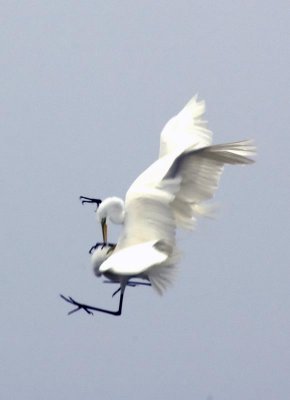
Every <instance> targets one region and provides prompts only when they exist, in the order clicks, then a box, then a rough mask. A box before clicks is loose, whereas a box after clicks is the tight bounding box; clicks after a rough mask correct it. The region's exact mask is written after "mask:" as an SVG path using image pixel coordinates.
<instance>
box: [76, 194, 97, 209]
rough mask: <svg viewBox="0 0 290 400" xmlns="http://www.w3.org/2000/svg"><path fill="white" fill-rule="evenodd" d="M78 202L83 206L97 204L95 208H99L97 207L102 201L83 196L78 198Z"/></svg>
mask: <svg viewBox="0 0 290 400" xmlns="http://www.w3.org/2000/svg"><path fill="white" fill-rule="evenodd" d="M80 200H81V202H82V204H85V203H91V204H97V208H98V207H99V205H100V204H101V202H102V200H100V199H93V198H91V197H85V196H80Z"/></svg>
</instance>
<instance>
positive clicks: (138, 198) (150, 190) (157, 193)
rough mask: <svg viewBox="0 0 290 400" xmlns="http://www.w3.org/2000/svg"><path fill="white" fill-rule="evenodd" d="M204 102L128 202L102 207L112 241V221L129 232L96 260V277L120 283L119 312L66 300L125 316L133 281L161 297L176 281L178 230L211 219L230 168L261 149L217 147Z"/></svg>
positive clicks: (184, 113) (187, 111) (188, 114)
mask: <svg viewBox="0 0 290 400" xmlns="http://www.w3.org/2000/svg"><path fill="white" fill-rule="evenodd" d="M204 108H205V107H204V102H198V101H197V99H196V97H195V98H193V99H192V100H191V101H190V102H189V103H188V104H187V105H186V106H185V107H184V108H183V109H182V110H181V112H180V113H179V114H177V116H175V117H173V118H172V119H171V120H169V121H168V123H167V124H166V125H165V127H164V128H163V130H162V132H161V138H160V149H159V159H158V160H157V161H155V162H154V163H153V164H152V165H151V166H150V167H149V168H147V169H146V170H145V171H144V172H143V173H142V174H141V175H140V176H139V177H138V178H137V179H136V180H135V181H134V182H133V184H132V185H131V186H130V188H129V190H128V191H127V194H126V198H125V201H123V200H122V199H119V198H116V197H110V198H107V199H105V200H104V201H103V202H100V200H94V199H90V198H83V199H87V201H88V202H97V205H98V209H97V217H98V219H99V221H100V222H101V224H102V231H103V239H104V242H105V246H106V242H107V225H106V221H107V219H110V220H111V221H112V222H113V223H117V224H122V225H123V229H122V232H121V235H120V238H119V240H118V243H117V245H116V247H115V248H114V250H113V251H110V252H107V253H106V254H105V256H104V257H103V256H102V254H101V253H98V252H96V254H95V253H94V254H93V256H92V260H93V264H94V270H95V274H96V275H97V276H100V275H105V276H106V277H107V278H109V279H110V280H112V281H114V282H119V283H120V289H121V290H120V291H121V294H120V301H119V308H118V310H117V311H110V310H104V309H100V308H96V307H91V306H87V305H84V304H81V303H78V302H75V301H74V300H73V299H71V298H69V300H68V299H67V298H64V299H65V300H67V301H69V302H70V303H72V304H74V305H76V306H77V309H75V310H73V311H77V310H79V309H81V308H83V309H85V311H87V312H90V310H96V311H100V312H105V313H109V314H113V315H120V314H121V312H122V304H123V296H124V291H125V288H126V285H127V284H128V282H129V280H130V279H131V278H136V277H137V278H142V279H146V280H148V281H149V282H150V283H151V285H152V286H153V288H154V289H156V291H157V292H158V293H160V294H161V293H163V291H164V290H165V289H166V288H167V286H168V285H169V284H170V283H171V282H172V279H173V275H174V273H175V269H176V263H177V260H178V250H177V247H176V242H175V233H176V228H177V227H180V228H185V229H190V228H193V227H194V225H195V222H196V218H197V217H198V216H200V215H207V214H208V210H209V208H208V206H207V205H206V203H205V201H207V200H209V199H211V198H212V197H213V195H214V193H215V191H216V190H217V187H218V184H219V179H220V176H221V174H222V171H223V167H224V165H225V164H233V165H234V164H251V163H253V160H252V159H251V158H250V157H251V156H253V155H254V154H255V147H254V145H253V144H252V142H251V141H250V140H244V141H239V142H234V143H227V144H219V145H211V143H212V134H211V132H210V131H209V130H208V129H207V127H206V123H205V121H203V119H202V116H203V113H204Z"/></svg>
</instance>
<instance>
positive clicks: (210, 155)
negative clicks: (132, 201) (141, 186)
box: [164, 140, 255, 228]
mask: <svg viewBox="0 0 290 400" xmlns="http://www.w3.org/2000/svg"><path fill="white" fill-rule="evenodd" d="M253 155H255V147H254V145H253V143H252V142H251V141H250V140H245V141H241V142H234V143H227V144H220V145H216V146H209V147H205V148H203V149H199V150H194V149H193V150H188V151H186V152H184V153H182V154H181V155H180V156H178V157H177V158H176V159H175V160H174V162H173V163H172V165H171V166H170V168H169V169H168V171H167V173H166V175H165V176H164V180H167V179H177V178H179V179H180V186H179V189H178V191H177V192H176V195H175V198H174V200H173V202H172V204H171V207H172V210H173V213H174V216H175V220H176V224H177V225H178V226H181V227H183V228H192V227H193V226H194V223H195V221H196V217H197V216H200V215H206V214H207V211H208V209H209V207H208V206H207V205H205V204H204V202H205V201H207V200H210V199H211V198H212V197H213V196H214V194H215V192H216V190H217V188H218V184H219V180H220V177H221V174H222V172H223V168H224V165H225V164H250V163H253V162H254V161H253V160H252V159H251V158H249V157H251V156H253Z"/></svg>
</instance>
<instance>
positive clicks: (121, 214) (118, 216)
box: [97, 197, 125, 224]
mask: <svg viewBox="0 0 290 400" xmlns="http://www.w3.org/2000/svg"><path fill="white" fill-rule="evenodd" d="M124 208H125V206H124V201H123V200H122V199H120V198H119V197H108V198H107V199H105V200H104V201H103V202H102V203H101V204H100V206H99V208H98V210H97V216H98V218H99V221H101V220H102V219H103V218H109V219H110V221H112V222H113V223H114V224H122V223H123V222H124V218H125V210H124Z"/></svg>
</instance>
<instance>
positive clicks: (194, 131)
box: [159, 96, 212, 157]
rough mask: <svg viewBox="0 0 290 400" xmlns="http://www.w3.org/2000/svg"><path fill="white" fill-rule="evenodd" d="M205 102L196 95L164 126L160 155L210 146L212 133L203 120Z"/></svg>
mask: <svg viewBox="0 0 290 400" xmlns="http://www.w3.org/2000/svg"><path fill="white" fill-rule="evenodd" d="M204 112H205V102H204V101H198V100H197V96H194V97H193V98H192V99H191V100H190V101H189V102H188V103H187V104H186V106H185V107H184V108H183V109H182V110H181V111H180V112H179V113H178V114H177V115H176V116H174V117H173V118H171V119H170V120H169V121H168V122H167V124H166V125H165V126H164V128H163V130H162V132H161V135H160V149H159V157H163V156H164V155H167V154H169V153H172V152H178V153H179V154H180V153H181V152H183V151H184V150H185V149H187V148H189V147H191V148H192V149H193V148H195V149H199V148H201V147H205V146H209V145H210V144H211V142H212V133H211V132H210V131H209V130H208V129H207V126H206V121H204V120H203V115H204Z"/></svg>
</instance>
